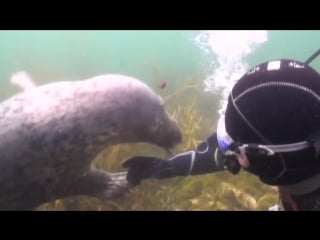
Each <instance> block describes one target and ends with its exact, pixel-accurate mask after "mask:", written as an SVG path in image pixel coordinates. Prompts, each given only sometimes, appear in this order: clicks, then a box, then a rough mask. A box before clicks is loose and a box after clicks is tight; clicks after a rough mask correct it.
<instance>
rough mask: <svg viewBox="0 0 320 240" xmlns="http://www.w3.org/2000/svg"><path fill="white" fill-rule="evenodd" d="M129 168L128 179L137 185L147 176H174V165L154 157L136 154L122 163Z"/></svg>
mask: <svg viewBox="0 0 320 240" xmlns="http://www.w3.org/2000/svg"><path fill="white" fill-rule="evenodd" d="M122 166H123V167H124V168H128V174H127V181H128V182H129V183H130V184H131V185H133V186H135V185H138V184H140V183H141V180H142V179H147V178H168V177H170V176H173V172H174V171H173V170H174V167H173V165H172V164H171V163H170V162H169V161H167V160H162V159H159V158H154V157H144V156H136V157H132V158H130V159H128V160H126V161H124V162H123V163H122Z"/></svg>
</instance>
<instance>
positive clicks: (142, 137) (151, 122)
mask: <svg viewBox="0 0 320 240" xmlns="http://www.w3.org/2000/svg"><path fill="white" fill-rule="evenodd" d="M88 88H89V89H90V88H92V92H94V97H92V98H90V100H87V101H86V102H84V103H83V104H81V109H82V110H83V112H86V117H84V118H81V121H82V120H83V119H84V120H85V121H82V122H83V124H84V125H86V127H85V129H87V130H88V131H90V132H91V133H90V134H89V135H92V136H95V137H97V136H98V135H101V136H100V137H101V138H103V136H110V135H113V136H114V137H112V139H113V143H124V142H128V143H129V142H146V143H152V144H155V145H158V146H159V147H163V148H172V147H175V146H176V145H177V144H178V143H180V142H181V141H182V134H181V130H180V128H179V126H178V124H177V122H176V121H175V120H174V119H173V118H172V117H171V116H169V114H168V113H167V111H166V109H165V107H164V104H163V99H162V98H161V97H160V96H159V95H158V94H156V93H155V92H154V91H153V90H152V89H151V88H150V87H149V86H147V85H146V84H145V83H143V82H142V81H140V80H138V79H135V78H132V77H129V76H124V75H104V76H99V77H96V78H95V79H91V80H90V87H88V86H87V89H88ZM78 99H80V97H79V98H78ZM81 99H83V96H82V97H81ZM88 101H90V104H88ZM78 103H79V102H78ZM86 105H88V108H87V109H84V107H85V106H86ZM93 106H94V107H93ZM79 108H80V107H79ZM116 136H117V137H116ZM106 139H110V137H106Z"/></svg>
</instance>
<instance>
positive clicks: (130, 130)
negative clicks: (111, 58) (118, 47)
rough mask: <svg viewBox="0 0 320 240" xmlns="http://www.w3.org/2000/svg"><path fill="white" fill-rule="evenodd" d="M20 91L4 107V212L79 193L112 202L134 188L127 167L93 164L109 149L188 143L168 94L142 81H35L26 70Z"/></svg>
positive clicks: (18, 80) (0, 177)
mask: <svg viewBox="0 0 320 240" xmlns="http://www.w3.org/2000/svg"><path fill="white" fill-rule="evenodd" d="M11 83H13V84H14V85H16V86H19V87H20V88H21V89H22V90H24V91H23V92H20V93H18V94H16V95H14V96H12V97H11V98H9V99H7V100H5V101H3V102H2V103H1V104H0V171H1V174H0V210H32V209H34V208H35V207H37V206H38V205H40V204H42V203H46V202H49V201H52V200H55V199H58V198H63V197H67V196H74V195H88V196H95V197H98V198H101V199H110V198H114V197H116V196H118V195H119V194H120V195H121V194H122V193H123V192H125V191H127V190H128V183H127V181H126V172H119V173H110V172H106V171H103V170H100V169H96V168H94V167H93V166H92V164H91V162H92V160H93V159H94V158H95V157H96V156H97V155H98V154H99V153H100V152H101V151H102V150H103V149H105V148H106V147H108V146H111V145H114V144H119V143H133V142H146V143H151V144H155V145H157V146H159V147H163V148H167V149H168V148H172V147H174V146H176V145H177V144H178V143H180V142H181V140H182V135H181V131H180V128H179V126H178V124H177V122H176V121H175V120H174V119H172V118H171V117H170V116H169V115H168V113H167V112H166V110H165V107H164V105H163V101H162V98H161V97H160V96H159V95H157V94H156V93H155V92H154V91H153V90H152V89H151V88H150V87H148V86H147V85H146V84H145V83H143V82H142V81H140V80H138V79H135V78H133V77H129V76H124V75H112V74H110V75H101V76H96V77H93V78H90V79H87V80H82V81H70V82H67V81H66V82H54V83H49V84H45V85H42V86H36V85H35V84H34V83H32V80H31V78H30V77H29V76H28V75H27V74H26V73H24V72H20V73H18V74H15V75H13V77H12V79H11Z"/></svg>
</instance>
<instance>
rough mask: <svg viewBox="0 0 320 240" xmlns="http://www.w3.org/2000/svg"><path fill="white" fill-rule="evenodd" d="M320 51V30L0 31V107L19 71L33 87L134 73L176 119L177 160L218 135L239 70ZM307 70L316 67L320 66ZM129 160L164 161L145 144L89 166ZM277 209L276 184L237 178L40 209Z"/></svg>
mask: <svg viewBox="0 0 320 240" xmlns="http://www.w3.org/2000/svg"><path fill="white" fill-rule="evenodd" d="M218 40H221V41H218ZM221 43H222V44H221ZM219 44H221V45H219ZM318 48H320V31H251V32H247V31H239V32H233V31H213V32H207V31H173V30H172V31H158V30H156V31H66V30H65V31H0V53H1V54H0V100H3V99H6V98H8V97H10V96H11V95H13V94H15V93H17V90H16V89H15V88H14V87H12V86H11V85H10V83H9V80H10V77H11V75H12V74H13V73H15V72H17V71H21V70H23V71H26V72H28V73H29V74H30V75H31V76H32V78H33V79H34V80H35V81H36V82H37V83H38V84H44V83H48V82H54V81H64V80H79V79H85V78H90V77H92V76H96V75H100V74H108V73H119V74H125V75H130V76H133V77H136V78H139V79H141V80H143V81H144V82H146V83H147V84H148V85H149V86H151V87H152V88H153V89H154V90H155V91H156V92H157V93H158V94H159V95H161V96H162V97H163V98H164V99H165V103H166V104H165V106H166V109H167V110H168V112H169V113H171V114H175V115H176V116H177V119H178V122H179V125H180V126H181V128H182V132H183V134H184V139H183V143H182V144H180V145H179V146H177V147H176V148H175V149H173V151H172V152H173V153H179V152H181V151H185V150H189V149H191V148H194V147H195V146H196V145H197V144H198V143H200V142H201V140H204V139H205V138H206V137H208V136H209V135H210V134H211V133H213V132H214V131H215V128H216V122H217V119H218V117H219V113H220V112H221V111H223V104H224V103H223V101H222V100H223V98H225V95H226V94H227V93H228V91H229V89H230V87H231V86H232V84H233V83H234V81H235V80H236V79H237V78H238V77H239V76H241V74H243V72H244V71H245V70H248V69H249V68H250V67H252V66H254V65H256V64H259V63H261V62H263V61H267V60H270V59H275V58H294V59H297V60H300V61H305V60H306V59H307V58H308V57H309V56H310V55H311V54H313V53H314V52H315V51H316V50H317V49H318ZM311 65H312V66H313V67H314V68H315V69H316V70H318V71H319V70H320V61H314V62H313V63H312V64H311ZM164 83H165V87H164V88H162V87H163V86H164ZM161 86H162V87H161ZM134 155H151V156H158V157H162V158H168V157H169V155H168V154H167V153H166V152H165V151H164V150H162V149H160V148H158V147H156V146H152V145H149V144H142V143H141V144H122V145H116V146H113V147H110V148H108V149H106V150H105V151H104V152H102V153H101V154H100V155H99V156H98V157H97V159H95V160H94V164H95V165H96V166H97V167H98V168H102V169H104V170H108V171H123V170H124V169H122V168H121V162H122V161H123V160H125V159H127V158H129V157H132V156H134ZM277 202H278V197H277V193H276V189H275V188H274V187H270V186H267V185H264V184H262V183H261V182H260V181H259V179H257V178H256V177H254V176H252V175H249V174H247V173H245V172H243V171H241V172H240V174H238V175H232V174H231V173H229V172H222V173H216V174H207V175H201V176H192V177H184V178H182V177H180V178H179V177H177V178H172V179H166V180H147V181H144V182H143V183H142V184H141V185H139V186H137V187H136V188H134V189H132V191H131V192H130V193H129V194H127V195H126V196H125V197H123V198H120V199H117V200H114V201H101V200H99V199H96V198H91V197H84V196H79V197H72V198H67V199H63V200H56V201H54V202H51V203H48V204H43V205H42V206H39V207H38V208H37V210H268V208H269V207H270V206H271V205H274V204H275V203H277Z"/></svg>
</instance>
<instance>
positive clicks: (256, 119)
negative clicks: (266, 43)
mask: <svg viewBox="0 0 320 240" xmlns="http://www.w3.org/2000/svg"><path fill="white" fill-rule="evenodd" d="M319 130H320V75H319V74H318V73H317V72H316V71H315V70H313V69H312V68H311V67H309V66H308V65H306V64H304V63H301V62H298V61H295V60H275V61H269V62H265V63H262V64H260V65H258V66H256V67H254V68H253V69H251V70H250V71H248V72H247V73H246V74H245V75H243V76H242V77H241V78H240V80H239V81H238V82H237V83H236V85H235V86H234V87H233V89H232V92H231V94H230V96H229V99H228V105H227V109H226V113H225V116H222V117H221V119H220V120H219V123H218V130H217V135H218V142H219V145H220V148H221V150H222V151H224V152H225V153H226V154H227V155H237V156H238V157H239V159H240V161H242V163H241V165H242V166H244V167H245V168H246V170H247V171H249V172H251V173H253V174H256V175H257V176H259V177H260V179H261V180H262V181H263V182H265V183H267V184H271V185H287V184H295V183H298V182H300V181H303V180H305V179H307V178H309V177H311V176H313V175H315V174H317V173H319V172H320V156H318V149H317V147H316V146H318V147H319V146H320V131H319Z"/></svg>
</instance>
